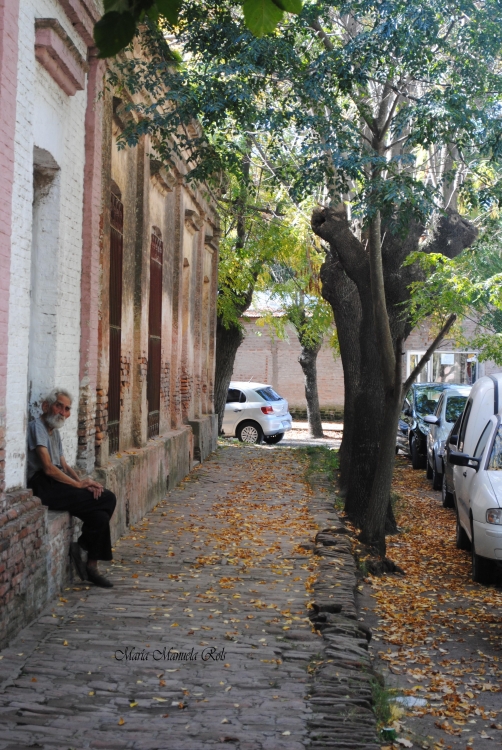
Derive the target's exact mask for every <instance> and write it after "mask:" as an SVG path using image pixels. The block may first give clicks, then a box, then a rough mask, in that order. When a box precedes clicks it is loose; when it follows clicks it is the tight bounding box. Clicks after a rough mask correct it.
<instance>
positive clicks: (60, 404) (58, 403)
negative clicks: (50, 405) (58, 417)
mask: <svg viewBox="0 0 502 750" xmlns="http://www.w3.org/2000/svg"><path fill="white" fill-rule="evenodd" d="M54 406H57V408H58V409H63V411H64V412H65V413H67V414H69V413H70V412H71V406H65V405H64V404H62V403H61V401H56V403H55V404H54Z"/></svg>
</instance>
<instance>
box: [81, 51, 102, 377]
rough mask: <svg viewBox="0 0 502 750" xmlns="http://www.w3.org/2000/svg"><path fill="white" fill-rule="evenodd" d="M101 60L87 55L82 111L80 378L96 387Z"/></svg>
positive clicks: (100, 160)
mask: <svg viewBox="0 0 502 750" xmlns="http://www.w3.org/2000/svg"><path fill="white" fill-rule="evenodd" d="M104 70H105V61H104V60H98V58H97V57H95V56H91V57H90V61H89V76H88V80H87V110H86V114H85V169H84V207H83V212H84V225H83V238H82V239H83V242H82V245H83V247H82V287H81V289H82V318H81V336H80V381H81V384H82V380H84V379H85V378H89V381H90V383H91V384H92V386H93V388H94V390H96V384H97V373H98V307H99V234H100V220H101V167H102V164H101V162H102V141H103V99H102V98H99V94H100V93H101V87H102V82H103V75H104Z"/></svg>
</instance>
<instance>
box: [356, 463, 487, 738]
mask: <svg viewBox="0 0 502 750" xmlns="http://www.w3.org/2000/svg"><path fill="white" fill-rule="evenodd" d="M393 490H394V491H395V492H396V493H398V496H399V500H398V503H397V506H396V509H395V512H396V517H397V522H398V526H399V528H400V533H399V534H397V535H395V536H391V537H388V538H387V554H388V556H389V557H390V558H391V559H392V560H393V561H394V562H395V563H396V564H397V565H398V566H399V567H400V568H402V569H403V570H404V571H405V575H404V576H385V577H376V576H371V575H368V576H367V578H366V582H367V583H368V584H369V586H370V587H371V596H372V597H373V599H374V602H375V603H374V612H375V614H376V615H377V617H378V625H377V627H376V628H374V640H375V641H377V642H381V644H382V645H384V646H386V648H384V649H381V650H378V659H380V660H381V662H383V663H384V664H385V665H386V667H387V669H388V671H389V673H390V674H389V679H387V678H386V679H387V682H389V683H390V682H392V684H393V685H396V686H397V690H398V692H399V693H401V695H402V696H405V697H406V696H409V697H412V696H414V697H416V698H418V697H419V698H420V699H421V700H419V701H418V700H417V701H411V700H408V701H406V699H405V698H404V699H403V698H402V699H401V702H400V705H401V706H403V707H404V708H405V710H406V714H407V717H409V718H410V719H411V722H410V723H411V724H412V725H413V732H414V733H415V735H416V736H417V737H418V738H419V742H418V744H420V745H421V746H422V747H425V748H445V750H446V749H447V748H453V747H455V748H457V747H458V748H475V747H478V746H481V745H482V746H484V744H485V743H484V742H482V740H487V739H491V740H495V743H494V746H501V745H502V732H501V730H500V729H499V727H500V726H502V692H501V691H502V687H501V676H502V651H501V648H502V642H501V636H502V620H501V614H502V591H501V588H500V585H491V586H482V585H480V584H476V583H473V582H472V578H471V560H470V555H469V553H466V552H462V551H460V550H457V549H456V546H455V516H454V511H452V510H451V509H446V508H443V507H442V505H441V501H440V496H439V493H434V492H433V491H432V489H431V486H430V483H429V482H427V480H426V479H425V475H424V473H423V472H417V471H413V470H412V469H411V466H410V464H409V463H408V461H407V460H406V459H405V458H404V457H399V458H397V459H396V469H395V474H394V482H393ZM378 646H380V643H378ZM494 694H496V695H494ZM420 719H423V721H420ZM431 726H433V727H435V728H436V730H440V731H439V732H437V731H436V732H434V730H433V731H432V733H429V732H430V728H431ZM426 728H428V729H427V730H426ZM403 744H404V743H402V742H400V743H399V745H388V746H389V747H395V748H396V749H397V748H398V747H399V746H402V745H403Z"/></svg>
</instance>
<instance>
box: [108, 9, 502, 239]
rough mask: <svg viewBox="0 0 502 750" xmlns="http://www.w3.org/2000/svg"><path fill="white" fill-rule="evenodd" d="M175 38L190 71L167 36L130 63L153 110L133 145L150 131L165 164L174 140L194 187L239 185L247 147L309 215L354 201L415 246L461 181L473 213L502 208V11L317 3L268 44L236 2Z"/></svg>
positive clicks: (151, 40) (197, 19) (360, 211)
mask: <svg viewBox="0 0 502 750" xmlns="http://www.w3.org/2000/svg"><path fill="white" fill-rule="evenodd" d="M261 1H263V0H261ZM267 1H268V2H271V0H267ZM281 3H282V4H283V5H285V3H284V1H283V0H281ZM263 7H264V6H263ZM267 7H268V6H267ZM290 7H291V6H290ZM262 15H263V13H262ZM176 40H177V41H176V44H177V45H179V49H180V50H181V51H182V55H183V59H184V60H185V64H184V65H183V66H180V67H178V68H176V69H175V68H173V66H169V65H166V64H165V61H164V57H165V55H164V53H163V52H162V46H163V45H165V42H164V40H163V38H162V37H161V36H159V35H158V34H157V35H156V34H155V28H151V29H150V31H148V32H146V33H145V35H144V37H143V43H144V44H145V45H146V46H147V48H148V53H149V59H148V60H140V59H136V60H135V61H134V62H129V63H127V64H122V65H121V73H122V74H123V76H124V78H125V80H126V82H127V87H128V88H129V89H130V90H131V89H132V90H142V89H145V90H146V91H147V92H149V93H150V94H151V96H152V101H153V104H152V105H151V106H147V105H137V106H136V107H135V109H136V110H137V112H138V115H139V117H140V122H139V123H136V124H134V125H131V127H130V128H129V131H128V132H126V134H125V136H124V137H125V138H126V139H127V140H128V142H129V143H134V142H135V139H137V137H138V135H141V134H142V133H145V132H149V133H150V134H151V135H152V136H153V137H154V138H156V139H157V141H158V143H159V144H160V146H159V147H160V148H161V149H162V144H166V147H165V152H164V155H165V158H166V159H168V158H169V150H172V149H173V148H178V146H176V145H174V146H173V144H172V141H173V138H174V137H175V136H176V138H177V139H178V142H179V149H180V151H183V152H184V153H188V154H189V158H190V160H191V165H192V167H193V169H192V173H191V177H192V178H194V179H200V180H202V179H204V180H207V179H208V178H210V177H213V178H215V179H217V175H218V174H219V173H221V171H222V170H228V169H230V170H233V171H234V172H235V174H237V173H238V169H239V167H238V165H239V162H240V158H241V155H242V152H241V147H240V145H239V138H241V139H242V137H243V136H244V134H248V137H250V138H251V140H252V141H253V143H254V144H255V147H257V148H260V147H261V148H265V149H266V151H267V161H268V164H269V166H270V170H271V173H273V175H274V178H275V180H276V182H277V183H278V184H281V185H283V186H285V188H286V189H287V192H288V195H289V197H290V198H291V199H292V200H294V201H295V202H297V203H298V202H302V201H303V200H305V199H308V198H310V197H311V196H312V195H313V194H320V195H323V197H324V198H327V197H328V195H331V196H333V198H335V197H336V198H337V199H338V196H340V195H342V196H345V197H346V198H347V199H348V200H349V201H350V205H351V211H352V215H353V216H354V217H358V216H359V217H360V218H361V219H362V220H364V221H367V220H368V219H369V218H371V216H372V215H374V213H375V211H380V212H382V213H383V214H384V216H387V220H389V219H390V220H393V221H394V222H395V223H396V227H395V228H396V229H398V230H399V231H403V232H404V231H405V230H406V227H407V226H408V224H409V221H410V220H412V219H415V220H419V221H421V222H426V221H427V220H428V218H429V217H430V215H431V214H432V213H434V211H436V210H437V208H438V206H443V205H444V204H445V202H448V200H449V195H448V192H449V185H450V184H451V183H452V181H453V180H454V179H456V178H457V177H458V178H459V179H460V182H463V183H464V184H465V186H466V187H465V196H466V198H465V200H466V202H468V201H469V200H471V202H472V201H482V203H483V205H484V206H487V205H494V204H497V202H498V194H499V192H500V186H499V182H500V181H499V179H498V176H497V175H498V172H497V170H496V169H495V171H493V173H492V175H491V176H490V177H489V179H487V175H488V172H489V170H488V171H487V165H492V166H493V165H495V164H498V161H499V158H500V152H501V148H502V145H501V144H502V138H501V136H502V130H501V125H502V120H501V118H500V117H499V116H498V111H499V110H498V108H499V102H500V97H501V93H502V72H501V68H500V66H499V62H498V61H499V57H500V48H501V43H502V6H501V5H500V3H499V2H497V0H487V1H486V2H483V3H479V4H476V3H473V2H471V0H462V1H461V2H458V1H457V0H456V1H455V2H453V0H451V1H450V2H448V1H446V0H429V2H427V3H423V0H410V1H409V2H406V3H403V2H402V0H387V1H386V2H384V3H374V2H373V0H361V1H359V2H332V1H331V0H330V1H329V2H328V0H319V1H318V2H311V3H308V4H306V5H305V7H304V8H303V10H302V12H301V13H300V14H299V15H296V16H288V17H287V19H286V18H285V19H284V20H283V21H282V22H281V23H280V25H279V29H278V32H276V33H274V34H272V35H268V36H264V37H261V38H257V37H253V36H252V34H251V33H250V32H249V31H248V30H247V28H246V26H245V24H244V19H243V16H242V13H241V8H240V2H239V0H186V2H184V3H183V5H182V7H181V11H180V14H179V20H178V25H177V27H176ZM173 105H174V106H173ZM195 117H197V118H199V120H200V121H201V123H202V125H203V128H204V134H205V135H204V136H201V137H200V138H199V139H193V138H192V140H190V139H189V138H185V137H184V136H183V132H182V129H183V126H184V125H186V124H187V123H188V122H190V121H191V120H192V119H193V118H195ZM223 132H225V133H227V134H228V137H227V138H224V139H222V138H221V133H223ZM219 134H220V135H219ZM168 143H169V144H170V145H169V148H167V144H168ZM480 184H482V195H481V193H480V190H481V188H480V187H479V185H480ZM473 185H474V187H475V190H474V193H476V195H475V196H473V195H471V197H470V198H469V195H468V194H469V190H470V189H471V188H472V186H473ZM476 186H477V187H476ZM472 192H473V190H472V189H471V193H472ZM478 194H479V195H478Z"/></svg>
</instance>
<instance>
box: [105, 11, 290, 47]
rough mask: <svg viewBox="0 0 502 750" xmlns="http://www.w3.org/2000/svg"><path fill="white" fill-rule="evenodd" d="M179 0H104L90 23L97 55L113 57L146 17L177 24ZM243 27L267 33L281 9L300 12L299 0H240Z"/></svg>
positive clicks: (252, 31) (155, 21)
mask: <svg viewBox="0 0 502 750" xmlns="http://www.w3.org/2000/svg"><path fill="white" fill-rule="evenodd" d="M182 2H183V0H105V2H104V7H105V13H104V15H103V16H102V18H100V19H99V21H98V22H97V23H96V24H95V26H94V41H95V42H96V46H97V47H98V49H99V57H114V56H115V55H116V54H118V53H119V52H121V51H122V50H123V49H125V48H126V47H127V46H128V45H129V44H130V43H131V42H132V40H133V38H134V34H135V32H136V28H137V25H138V23H140V22H142V21H145V20H147V19H149V20H150V21H152V22H153V23H156V24H159V26H160V27H161V28H163V27H164V26H165V24H166V22H167V24H169V26H170V27H172V28H175V27H176V26H177V24H178V20H179V15H180V10H181V4H182ZM242 8H243V11H244V19H245V23H246V26H247V28H248V29H249V30H250V31H251V33H252V34H254V35H255V36H257V37H261V36H263V35H264V34H269V33H271V32H272V31H274V29H275V28H276V27H277V24H278V23H279V22H280V21H282V19H283V17H284V12H287V13H301V10H302V2H301V0H244V3H243V6H242Z"/></svg>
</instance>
